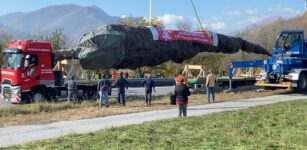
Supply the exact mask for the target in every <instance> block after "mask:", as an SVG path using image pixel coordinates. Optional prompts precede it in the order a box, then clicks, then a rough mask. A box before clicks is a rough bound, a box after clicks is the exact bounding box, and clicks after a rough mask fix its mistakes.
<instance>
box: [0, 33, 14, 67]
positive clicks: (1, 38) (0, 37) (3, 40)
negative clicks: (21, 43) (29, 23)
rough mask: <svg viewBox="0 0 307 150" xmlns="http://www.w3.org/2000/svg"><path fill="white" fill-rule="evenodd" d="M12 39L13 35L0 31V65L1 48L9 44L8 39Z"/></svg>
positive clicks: (0, 63)
mask: <svg viewBox="0 0 307 150" xmlns="http://www.w3.org/2000/svg"><path fill="white" fill-rule="evenodd" d="M12 40H13V36H12V35H10V34H7V33H0V65H1V66H2V64H3V53H2V51H3V49H4V48H6V47H8V46H9V43H10V41H12Z"/></svg>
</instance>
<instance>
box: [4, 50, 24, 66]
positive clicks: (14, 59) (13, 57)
mask: <svg viewBox="0 0 307 150" xmlns="http://www.w3.org/2000/svg"><path fill="white" fill-rule="evenodd" d="M21 60H22V54H16V53H3V61H4V64H3V67H4V68H20V66H21Z"/></svg>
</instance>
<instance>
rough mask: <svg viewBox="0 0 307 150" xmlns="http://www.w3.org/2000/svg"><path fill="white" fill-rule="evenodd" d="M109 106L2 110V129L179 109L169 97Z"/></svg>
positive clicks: (193, 99) (247, 94)
mask: <svg viewBox="0 0 307 150" xmlns="http://www.w3.org/2000/svg"><path fill="white" fill-rule="evenodd" d="M284 92H285V91H283V90H281V91H278V90H276V91H265V92H262V93H257V92H254V91H244V92H238V93H236V94H231V93H218V94H216V102H224V101H232V100H239V99H246V98H253V97H261V96H268V95H274V94H279V93H284ZM110 103H111V104H110V108H108V109H105V108H103V109H99V107H98V103H97V102H93V101H84V102H82V104H81V105H74V104H68V103H66V102H57V103H37V104H27V105H13V106H7V107H0V127H6V126H14V125H25V124H37V123H48V122H55V121H62V120H75V119H84V118H94V117H103V116H110V115H118V114H127V113H135V112H143V111H152V110H162V109H170V108H175V107H176V106H173V105H170V104H169V100H168V97H165V96H164V97H163V96H162V97H161V96H159V97H157V96H155V97H154V101H153V102H152V105H151V106H150V107H148V106H146V105H145V104H144V98H143V97H137V96H130V97H128V98H127V104H126V107H123V106H117V105H116V104H115V103H116V101H115V98H111V100H110ZM206 103H207V96H206V95H204V94H193V95H191V96H190V97H189V105H190V106H191V105H200V104H206Z"/></svg>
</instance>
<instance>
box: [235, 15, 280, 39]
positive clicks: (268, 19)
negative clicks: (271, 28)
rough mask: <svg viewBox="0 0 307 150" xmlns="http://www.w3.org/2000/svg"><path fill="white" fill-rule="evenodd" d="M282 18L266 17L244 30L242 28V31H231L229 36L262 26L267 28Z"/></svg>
mask: <svg viewBox="0 0 307 150" xmlns="http://www.w3.org/2000/svg"><path fill="white" fill-rule="evenodd" d="M282 19H283V18H282V17H279V16H270V17H266V18H264V19H262V20H260V21H258V22H256V23H254V24H251V25H249V26H247V27H245V28H242V29H239V30H236V31H233V32H230V33H229V35H237V34H239V33H241V32H244V31H246V30H250V29H253V28H259V27H264V26H267V25H269V24H272V23H273V22H275V21H277V20H282Z"/></svg>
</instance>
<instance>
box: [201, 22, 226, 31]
mask: <svg viewBox="0 0 307 150" xmlns="http://www.w3.org/2000/svg"><path fill="white" fill-rule="evenodd" d="M202 26H203V27H204V28H205V29H207V30H213V31H217V30H223V29H225V28H226V24H225V22H223V21H220V22H215V23H211V24H203V25H202Z"/></svg>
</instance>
